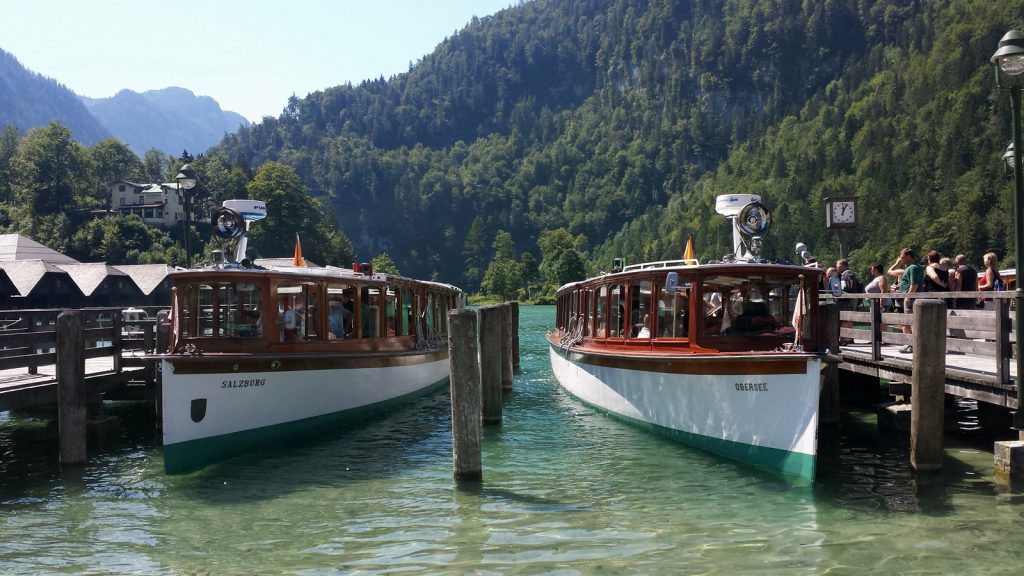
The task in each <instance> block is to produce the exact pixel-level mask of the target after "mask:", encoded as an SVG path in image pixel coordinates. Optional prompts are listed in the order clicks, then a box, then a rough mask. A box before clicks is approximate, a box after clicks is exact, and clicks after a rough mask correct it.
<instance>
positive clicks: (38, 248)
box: [0, 234, 78, 264]
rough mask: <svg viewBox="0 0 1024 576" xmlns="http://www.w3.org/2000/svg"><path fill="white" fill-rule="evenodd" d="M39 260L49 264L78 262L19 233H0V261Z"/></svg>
mask: <svg viewBox="0 0 1024 576" xmlns="http://www.w3.org/2000/svg"><path fill="white" fill-rule="evenodd" d="M12 260H41V261H43V262H48V263H50V264H78V260H75V259H74V258H72V257H70V256H65V255H64V254H61V253H60V252H57V251H56V250H54V249H52V248H47V247H46V246H43V245H42V244H40V243H39V242H36V241H35V240H32V239H31V238H29V237H27V236H22V235H21V234H0V261H12Z"/></svg>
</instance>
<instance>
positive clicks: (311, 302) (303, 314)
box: [276, 282, 326, 342]
mask: <svg viewBox="0 0 1024 576" xmlns="http://www.w3.org/2000/svg"><path fill="white" fill-rule="evenodd" d="M319 306H320V287H319V286H318V285H317V284H314V283H312V282H305V283H303V282H281V283H280V284H278V286H277V321H276V326H277V330H278V341H279V342H303V341H308V340H320V339H322V338H321V335H322V334H323V332H324V331H323V330H322V329H321V325H320V323H321V314H320V310H319ZM323 339H326V338H323Z"/></svg>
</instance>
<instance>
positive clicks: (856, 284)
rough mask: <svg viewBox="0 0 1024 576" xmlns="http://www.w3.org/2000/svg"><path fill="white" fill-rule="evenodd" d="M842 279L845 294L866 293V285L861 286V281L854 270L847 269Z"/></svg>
mask: <svg viewBox="0 0 1024 576" xmlns="http://www.w3.org/2000/svg"><path fill="white" fill-rule="evenodd" d="M841 278H842V280H843V292H856V293H861V292H863V291H864V285H863V284H861V282H860V280H857V276H856V275H854V273H853V270H850V269H847V270H846V271H845V272H843V274H842V276H841Z"/></svg>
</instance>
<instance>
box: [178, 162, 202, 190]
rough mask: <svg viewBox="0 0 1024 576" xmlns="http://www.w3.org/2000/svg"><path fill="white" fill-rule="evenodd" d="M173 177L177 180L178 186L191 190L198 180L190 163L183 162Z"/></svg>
mask: <svg viewBox="0 0 1024 576" xmlns="http://www.w3.org/2000/svg"><path fill="white" fill-rule="evenodd" d="M174 179H175V180H177V181H178V188H184V189H185V190H191V189H192V188H193V187H195V185H196V182H198V181H199V179H198V178H197V177H196V172H195V170H193V169H192V165H191V164H185V165H184V166H182V167H181V170H179V171H178V175H177V176H175V177H174Z"/></svg>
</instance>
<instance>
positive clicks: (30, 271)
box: [0, 259, 70, 296]
mask: <svg viewBox="0 0 1024 576" xmlns="http://www.w3.org/2000/svg"><path fill="white" fill-rule="evenodd" d="M0 268H2V269H3V271H4V272H6V273H7V277H8V278H10V280H11V283H12V284H14V287H15V288H17V289H18V294H20V295H21V296H28V295H29V294H31V293H32V291H33V290H35V288H36V285H38V284H39V282H40V280H42V279H43V278H44V277H45V276H46V275H47V274H59V275H61V276H68V273H67V272H65V271H64V270H62V269H61V268H60V267H58V266H57V265H56V264H51V263H49V262H44V261H43V260H38V259H37V260H7V261H0ZM69 279H70V277H69Z"/></svg>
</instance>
